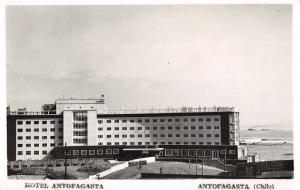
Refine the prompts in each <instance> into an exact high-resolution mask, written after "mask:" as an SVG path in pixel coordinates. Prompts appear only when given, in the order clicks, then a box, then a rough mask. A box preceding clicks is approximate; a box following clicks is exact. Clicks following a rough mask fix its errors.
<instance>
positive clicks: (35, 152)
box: [18, 150, 47, 155]
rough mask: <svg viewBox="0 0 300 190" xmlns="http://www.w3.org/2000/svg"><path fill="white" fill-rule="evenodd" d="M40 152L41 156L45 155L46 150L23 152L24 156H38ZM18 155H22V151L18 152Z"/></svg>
mask: <svg viewBox="0 0 300 190" xmlns="http://www.w3.org/2000/svg"><path fill="white" fill-rule="evenodd" d="M40 152H41V153H42V155H47V151H46V150H42V151H38V150H35V151H25V155H40ZM31 153H32V154H31ZM18 155H23V151H18Z"/></svg>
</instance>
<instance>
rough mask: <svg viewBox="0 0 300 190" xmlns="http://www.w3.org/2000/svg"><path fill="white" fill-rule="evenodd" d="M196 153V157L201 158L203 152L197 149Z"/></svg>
mask: <svg viewBox="0 0 300 190" xmlns="http://www.w3.org/2000/svg"><path fill="white" fill-rule="evenodd" d="M196 153H197V157H202V156H203V150H201V149H197V150H196Z"/></svg>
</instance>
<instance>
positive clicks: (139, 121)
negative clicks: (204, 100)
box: [98, 117, 220, 124]
mask: <svg viewBox="0 0 300 190" xmlns="http://www.w3.org/2000/svg"><path fill="white" fill-rule="evenodd" d="M104 121H105V122H106V123H112V122H113V123H135V122H137V123H150V119H144V120H143V119H138V120H134V119H130V120H127V119H123V120H118V119H115V120H110V119H108V120H98V123H99V124H102V123H103V122H104ZM151 121H152V123H157V122H161V123H163V122H169V123H170V122H180V121H182V122H196V121H199V122H204V121H206V122H211V121H215V122H219V121H220V119H219V118H218V117H215V118H211V117H207V118H203V117H200V118H190V119H188V118H183V119H179V118H176V119H151Z"/></svg>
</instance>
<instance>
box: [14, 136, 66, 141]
mask: <svg viewBox="0 0 300 190" xmlns="http://www.w3.org/2000/svg"><path fill="white" fill-rule="evenodd" d="M25 139H26V140H31V139H34V140H39V139H42V140H47V139H55V136H41V138H40V136H25ZM58 139H63V136H58ZM18 140H23V136H18Z"/></svg>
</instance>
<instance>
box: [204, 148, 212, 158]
mask: <svg viewBox="0 0 300 190" xmlns="http://www.w3.org/2000/svg"><path fill="white" fill-rule="evenodd" d="M210 155H211V151H210V149H205V150H204V156H205V157H210Z"/></svg>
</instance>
